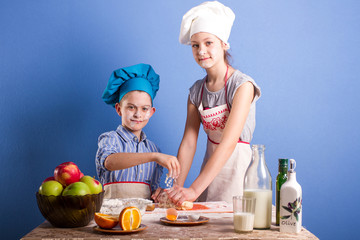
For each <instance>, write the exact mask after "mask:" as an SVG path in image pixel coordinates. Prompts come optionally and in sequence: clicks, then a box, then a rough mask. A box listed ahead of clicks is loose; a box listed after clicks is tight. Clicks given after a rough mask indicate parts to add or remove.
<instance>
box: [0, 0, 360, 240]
mask: <svg viewBox="0 0 360 240" xmlns="http://www.w3.org/2000/svg"><path fill="white" fill-rule="evenodd" d="M200 2H202V1H190V0H187V1H184V0H182V1H166V0H163V1H160V0H157V1H145V0H143V1H139V0H137V1H136V0H134V1H120V0H119V1H114V0H113V1H90V0H88V1H47V0H43V1H16V0H13V1H7V2H6V3H5V1H2V2H1V3H0V133H1V137H0V181H1V191H0V192H1V195H0V202H1V216H0V228H1V236H2V238H3V239H17V238H20V237H22V236H23V235H25V234H26V233H27V232H29V231H30V230H31V229H33V228H34V227H36V226H38V225H39V224H40V223H42V222H43V221H44V218H43V217H42V215H41V214H40V212H39V210H38V208H37V205H36V199H35V192H36V191H37V190H38V187H39V185H40V184H41V182H42V181H43V179H45V178H46V177H48V176H50V175H52V174H53V169H54V168H55V167H56V166H57V165H58V164H60V163H62V162H65V161H73V162H75V163H77V164H78V165H79V167H80V168H81V170H82V171H83V172H84V173H85V174H88V175H93V176H94V175H95V174H96V172H95V164H94V156H95V152H96V149H97V137H98V136H99V135H100V134H101V133H102V132H105V131H109V130H113V129H115V128H116V127H117V125H118V124H119V118H118V116H117V115H116V113H115V111H114V110H113V109H112V108H111V107H109V106H107V105H105V104H104V103H103V102H102V100H101V94H102V91H103V89H104V88H105V86H106V83H107V80H108V77H109V76H110V74H111V72H112V71H113V70H114V69H116V68H119V67H124V66H129V65H132V64H136V63H140V62H144V63H150V64H151V65H152V66H153V67H154V69H155V71H156V72H157V73H158V74H160V76H161V85H160V91H159V93H158V95H157V98H156V99H155V107H157V112H156V114H155V115H154V117H153V118H152V119H151V121H150V124H148V126H147V127H146V129H145V130H146V132H147V135H148V136H149V137H150V138H151V139H153V140H154V141H155V142H157V143H158V145H159V146H160V147H161V149H162V151H163V152H165V153H168V154H173V155H176V153H177V149H178V146H179V144H180V141H181V138H182V133H183V129H184V124H185V118H186V99H187V94H188V88H189V87H190V86H191V85H192V83H193V82H194V81H195V80H196V79H199V78H201V77H202V76H203V75H204V71H203V70H202V69H201V68H200V67H199V66H197V64H196V63H195V61H194V60H193V58H192V54H191V50H190V47H188V46H183V45H180V44H179V42H178V34H179V28H180V23H181V18H182V15H183V14H184V13H185V12H186V11H187V10H188V9H190V8H191V7H193V6H195V5H196V4H199V3H200ZM222 2H223V3H224V4H226V5H228V6H230V7H231V8H232V9H233V10H234V12H235V13H236V16H237V17H236V21H235V23H234V26H233V30H232V34H231V37H230V40H229V41H230V43H231V47H232V48H231V51H230V53H231V54H232V56H233V58H234V61H233V66H234V67H236V68H239V69H240V70H241V71H243V72H245V73H247V74H248V75H250V76H252V77H253V78H254V79H255V80H256V81H257V83H258V84H259V85H260V86H261V88H262V93H263V95H262V98H261V99H260V101H259V102H258V105H257V106H258V108H257V128H256V131H255V134H254V139H253V141H252V143H253V144H256V143H258V144H265V145H266V147H267V150H266V153H265V154H266V161H267V164H268V167H269V169H270V172H271V174H272V178H273V185H274V184H275V178H276V174H277V159H278V158H281V157H287V158H295V159H296V160H297V176H298V181H299V182H300V184H301V185H302V187H303V197H304V201H303V210H304V213H303V225H304V226H305V227H307V228H308V229H309V230H310V231H311V232H313V233H314V234H316V235H317V236H318V237H319V238H321V239H349V238H350V237H351V236H353V235H355V229H356V228H358V226H359V224H360V221H359V218H358V216H357V215H358V213H359V210H358V209H357V208H356V206H357V203H358V199H359V197H360V194H359V189H360V184H359V167H360V163H359V157H358V156H359V153H358V151H359V149H360V148H359V142H360V141H359V140H360V139H359V123H358V122H357V120H358V118H359V114H360V111H359V106H358V104H359V100H360V97H359V94H358V93H357V89H359V87H360V84H359V77H360V74H359V72H358V71H359V67H360V65H359V62H360V61H359V60H360V59H359V58H360V47H359V46H360V35H359V29H360V15H359V12H360V3H359V1H356V0H341V1H340V0H339V1H334V0H317V1H313V0H302V1H300V0H295V1H288V0H283V1H267V0H258V1H254V0H242V1H235V0H232V1H230V0H223V1H222ZM199 141H200V144H199V147H198V152H197V154H196V163H195V164H194V165H193V168H192V169H191V172H190V175H189V177H188V180H187V182H186V184H187V186H188V185H189V184H190V183H191V182H192V180H194V178H195V177H196V176H197V173H198V170H199V166H200V161H201V159H202V156H203V152H204V148H205V137H204V135H203V134H201V135H200V140H199Z"/></svg>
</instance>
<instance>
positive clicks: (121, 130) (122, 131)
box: [116, 125, 146, 142]
mask: <svg viewBox="0 0 360 240" xmlns="http://www.w3.org/2000/svg"><path fill="white" fill-rule="evenodd" d="M116 132H118V134H119V135H120V137H121V138H122V139H124V141H125V142H128V141H134V138H136V136H135V134H134V133H132V132H131V131H129V130H128V129H127V128H125V127H124V126H122V125H119V126H118V128H117V129H116ZM140 137H141V140H140V139H139V140H138V141H139V142H141V141H144V140H145V139H146V134H145V133H144V131H141V133H140Z"/></svg>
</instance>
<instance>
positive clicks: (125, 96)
mask: <svg viewBox="0 0 360 240" xmlns="http://www.w3.org/2000/svg"><path fill="white" fill-rule="evenodd" d="M131 92H144V91H141V90H134V91H131ZM131 92H128V93H131ZM128 93H126V94H125V95H124V96H123V98H122V99H121V100H120V102H119V104H120V106H121V105H122V102H123V100H124V99H126V98H127V97H128ZM144 93H147V92H144ZM147 95H148V96H149V98H150V101H151V107H152V106H153V102H152V99H151V97H150V95H149V94H148V93H147Z"/></svg>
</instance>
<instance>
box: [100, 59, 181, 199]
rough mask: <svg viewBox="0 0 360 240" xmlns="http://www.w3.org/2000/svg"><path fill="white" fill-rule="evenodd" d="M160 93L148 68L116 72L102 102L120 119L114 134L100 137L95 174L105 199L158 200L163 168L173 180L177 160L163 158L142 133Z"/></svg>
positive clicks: (134, 67)
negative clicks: (111, 107) (113, 109)
mask: <svg viewBox="0 0 360 240" xmlns="http://www.w3.org/2000/svg"><path fill="white" fill-rule="evenodd" d="M158 89H159V75H157V74H156V73H155V72H154V70H153V69H152V67H151V66H150V65H147V64H137V65H134V66H130V67H126V68H122V69H118V70H115V71H114V72H113V73H112V75H111V77H110V79H109V82H108V85H107V87H106V89H105V91H104V93H103V96H102V98H103V100H104V101H105V103H107V104H111V105H112V106H113V107H115V110H116V112H117V114H118V115H119V116H120V117H121V123H122V124H121V125H119V126H118V128H117V129H116V131H110V132H106V133H103V134H101V135H100V137H99V140H98V150H97V153H96V161H95V162H96V171H97V174H98V177H99V179H100V182H101V183H102V184H103V185H104V190H105V196H104V197H105V198H146V199H150V197H151V194H152V193H155V192H156V193H155V194H154V196H153V197H154V198H156V197H157V194H158V193H159V192H160V191H159V190H158V191H156V190H157V189H158V188H159V181H160V177H161V174H162V171H163V167H165V168H167V169H168V170H169V175H170V176H172V177H174V178H176V177H177V176H178V175H179V173H180V165H179V162H178V160H177V158H176V157H174V156H170V155H166V154H162V153H160V151H159V148H158V147H157V146H156V145H155V144H154V143H153V142H152V141H150V140H149V139H147V137H146V135H145V133H144V132H143V131H142V129H143V128H144V127H145V126H146V124H147V123H148V121H149V119H150V118H151V116H152V115H153V114H154V112H155V108H154V107H153V105H152V103H153V100H154V98H155V95H156V92H157V91H158Z"/></svg>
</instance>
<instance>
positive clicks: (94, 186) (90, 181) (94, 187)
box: [80, 176, 103, 194]
mask: <svg viewBox="0 0 360 240" xmlns="http://www.w3.org/2000/svg"><path fill="white" fill-rule="evenodd" d="M80 182H83V183H85V184H86V185H88V187H89V188H90V191H91V194H98V193H101V192H102V190H103V189H102V185H101V183H100V182H99V181H98V180H96V179H95V178H93V177H91V176H83V177H82V178H80Z"/></svg>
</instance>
